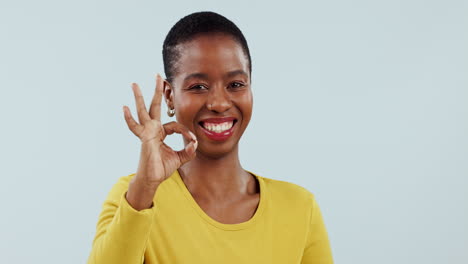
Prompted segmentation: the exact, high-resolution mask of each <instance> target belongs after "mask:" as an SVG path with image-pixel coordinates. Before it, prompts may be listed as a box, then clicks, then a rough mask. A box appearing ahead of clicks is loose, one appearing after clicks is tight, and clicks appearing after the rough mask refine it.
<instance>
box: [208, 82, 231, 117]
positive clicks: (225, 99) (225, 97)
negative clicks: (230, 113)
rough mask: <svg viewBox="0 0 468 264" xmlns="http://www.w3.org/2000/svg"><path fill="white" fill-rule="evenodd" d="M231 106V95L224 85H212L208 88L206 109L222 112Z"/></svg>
mask: <svg viewBox="0 0 468 264" xmlns="http://www.w3.org/2000/svg"><path fill="white" fill-rule="evenodd" d="M231 106H232V101H231V97H230V95H229V93H228V91H226V89H225V88H224V87H221V86H219V87H214V88H213V89H211V90H210V93H209V94H208V99H207V100H206V107H207V108H208V110H211V111H214V112H217V113H223V112H225V111H227V110H229V108H231Z"/></svg>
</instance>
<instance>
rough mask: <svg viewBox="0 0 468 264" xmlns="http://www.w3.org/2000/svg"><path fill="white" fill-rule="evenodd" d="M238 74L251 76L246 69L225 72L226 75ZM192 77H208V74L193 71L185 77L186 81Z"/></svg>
mask: <svg viewBox="0 0 468 264" xmlns="http://www.w3.org/2000/svg"><path fill="white" fill-rule="evenodd" d="M236 75H243V76H245V77H248V76H249V75H248V74H247V73H246V72H245V71H244V70H235V71H230V72H228V73H226V74H225V76H226V77H233V76H236ZM192 78H199V79H208V74H206V73H201V72H195V73H191V74H189V75H187V76H186V77H185V78H184V81H187V80H188V79H192Z"/></svg>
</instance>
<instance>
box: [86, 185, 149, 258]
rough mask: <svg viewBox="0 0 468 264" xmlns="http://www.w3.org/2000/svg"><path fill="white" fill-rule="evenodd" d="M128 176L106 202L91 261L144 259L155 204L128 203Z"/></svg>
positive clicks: (101, 214)
mask: <svg viewBox="0 0 468 264" xmlns="http://www.w3.org/2000/svg"><path fill="white" fill-rule="evenodd" d="M128 179H129V176H127V177H122V178H121V179H119V181H118V182H117V183H116V184H115V185H114V186H113V187H112V189H111V191H110V192H109V194H108V196H107V198H106V200H105V201H104V204H103V205H102V211H101V213H100V214H99V218H98V222H97V225H96V234H95V237H94V240H93V244H92V248H91V253H90V255H89V258H88V264H106V263H113V264H120V263H122V264H123V263H125V264H137V263H139V264H141V263H143V262H144V253H145V249H146V244H147V241H148V237H149V234H150V230H151V225H152V222H153V221H152V220H153V215H154V210H155V208H154V204H152V206H151V208H147V209H143V210H140V211H137V210H136V209H134V208H133V207H132V206H131V205H130V204H129V203H128V201H127V199H126V197H125V196H126V194H127V190H128Z"/></svg>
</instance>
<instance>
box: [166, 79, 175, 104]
mask: <svg viewBox="0 0 468 264" xmlns="http://www.w3.org/2000/svg"><path fill="white" fill-rule="evenodd" d="M163 95H164V100H165V101H166V105H167V107H168V108H171V109H173V108H174V89H173V88H172V85H171V84H170V83H169V82H168V81H167V80H166V79H164V89H163Z"/></svg>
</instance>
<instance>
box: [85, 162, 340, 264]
mask: <svg viewBox="0 0 468 264" xmlns="http://www.w3.org/2000/svg"><path fill="white" fill-rule="evenodd" d="M248 172H250V171H248ZM250 173H252V172H250ZM252 175H254V176H255V177H257V179H258V181H259V183H260V202H259V205H258V207H257V210H256V211H255V214H254V216H253V217H252V218H251V219H249V220H248V221H246V222H242V223H238V224H223V223H220V222H218V221H216V220H214V219H213V218H211V217H210V216H209V215H208V214H206V213H205V212H204V211H203V210H202V209H201V207H200V206H199V205H198V204H197V202H196V201H195V199H194V198H193V197H192V195H191V194H190V192H189V190H188V189H187V187H186V186H185V184H184V182H183V180H182V178H181V177H180V174H179V172H178V171H177V170H175V171H174V173H173V174H172V175H171V176H170V177H169V178H168V179H166V180H165V181H164V182H162V183H161V184H160V185H159V187H158V189H157V191H156V194H155V196H154V199H153V207H151V208H148V209H143V210H141V211H137V210H135V209H134V208H133V207H131V206H130V204H129V203H128V202H127V199H126V198H125V194H126V192H127V190H128V185H129V182H130V179H131V178H132V177H133V176H135V174H134V173H133V174H130V175H128V176H123V177H121V178H120V179H119V180H118V181H117V183H116V184H115V185H114V186H113V187H112V189H111V191H110V192H109V194H108V196H107V199H106V200H105V202H104V204H103V206H102V211H101V213H100V215H99V219H98V222H97V226H96V234H95V237H94V240H93V244H92V249H91V253H90V256H89V259H88V264H105V263H112V264H119V263H122V264H123V263H125V264H132V263H140V264H141V263H145V264H153V263H158V264H178V263H182V264H186V263H196V264H198V263H203V264H211V263H216V264H220V263H223V264H231V263H233V264H234V263H236V264H242V263H255V264H261V263H265V264H276V263H278V264H295V263H298V264H299V263H303V264H312V263H317V264H331V263H333V259H332V253H331V249H330V243H329V239H328V235H327V231H326V228H325V224H324V222H323V219H322V215H321V213H320V209H319V206H318V204H317V202H316V200H315V198H314V195H313V194H312V193H311V192H309V191H308V190H307V189H305V188H303V187H301V186H299V185H296V184H293V183H290V182H285V181H279V180H274V179H269V178H265V177H262V176H259V175H257V174H255V173H252Z"/></svg>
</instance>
